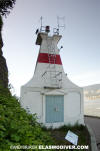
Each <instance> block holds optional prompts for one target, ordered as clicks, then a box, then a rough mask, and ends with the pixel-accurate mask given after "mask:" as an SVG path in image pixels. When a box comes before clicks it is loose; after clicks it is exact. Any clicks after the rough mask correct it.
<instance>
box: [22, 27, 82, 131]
mask: <svg viewBox="0 0 100 151" xmlns="http://www.w3.org/2000/svg"><path fill="white" fill-rule="evenodd" d="M36 34H37V39H36V45H39V46H40V49H39V54H38V57H37V62H36V66H35V71H34V75H33V77H32V79H31V80H30V81H29V82H28V83H26V84H25V85H23V86H22V87H21V97H20V98H21V99H20V101H21V105H22V106H23V107H24V108H25V109H27V108H28V109H29V110H30V112H31V113H32V114H37V118H38V122H39V123H42V124H43V125H45V126H46V127H53V128H57V127H60V126H62V125H68V124H71V125H74V124H76V123H78V124H84V114H83V89H82V88H80V87H78V86H77V85H75V84H74V83H72V82H71V81H70V80H69V79H68V77H67V75H66V74H65V72H64V69H63V65H62V60H61V57H60V49H58V47H57V45H58V43H59V41H60V39H61V38H62V36H61V35H60V34H59V30H58V29H57V30H56V31H55V30H54V31H53V34H52V35H50V27H49V26H46V27H44V29H42V28H40V30H37V31H36Z"/></svg>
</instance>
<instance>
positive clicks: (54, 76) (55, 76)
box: [42, 39, 62, 88]
mask: <svg viewBox="0 0 100 151" xmlns="http://www.w3.org/2000/svg"><path fill="white" fill-rule="evenodd" d="M47 49H48V61H49V66H48V67H47V70H46V71H45V72H44V73H43V75H42V77H44V78H45V81H46V84H47V82H48V81H50V84H49V85H50V86H51V87H55V88H57V87H61V83H62V72H59V71H56V52H55V46H54V44H53V40H52V39H50V40H49V39H47Z"/></svg>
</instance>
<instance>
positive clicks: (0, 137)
mask: <svg viewBox="0 0 100 151" xmlns="http://www.w3.org/2000/svg"><path fill="white" fill-rule="evenodd" d="M0 92H2V93H0V149H1V150H0V151H10V146H11V145H50V144H53V141H52V139H51V137H50V136H49V134H48V133H47V132H44V131H43V130H42V129H41V127H40V125H39V124H38V123H37V121H36V116H35V115H32V114H29V113H27V112H26V110H24V109H23V108H22V107H21V106H20V103H19V102H18V100H17V99H16V97H14V96H11V95H10V93H9V91H7V90H5V89H4V90H3V89H2V88H0ZM30 150H31V149H30Z"/></svg>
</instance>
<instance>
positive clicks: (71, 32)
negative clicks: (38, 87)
mask: <svg viewBox="0 0 100 151" xmlns="http://www.w3.org/2000/svg"><path fill="white" fill-rule="evenodd" d="M41 16H42V17H43V25H44V26H46V25H49V26H50V27H51V31H52V30H53V28H57V16H59V17H64V24H65V28H60V34H61V35H62V39H61V41H60V42H59V45H58V47H59V48H60V46H61V45H62V46H63V49H61V51H60V56H61V60H62V63H63V68H64V71H65V73H67V75H68V78H69V79H70V80H71V81H72V82H74V83H75V84H77V85H78V86H81V87H83V86H87V85H91V84H100V0H42V1H41V0H23V1H21V0H17V1H16V4H15V6H14V8H13V10H11V13H10V14H9V15H8V16H7V18H3V21H4V26H3V32H2V35H3V41H4V47H3V54H4V56H5V58H6V61H7V65H8V70H9V83H10V84H11V85H12V86H13V89H12V92H13V94H16V95H17V96H20V87H21V86H22V85H24V84H25V83H27V82H28V81H29V80H30V79H31V78H32V76H33V74H34V69H35V64H36V60H37V55H38V52H39V46H37V45H35V41H36V34H35V31H36V29H37V28H40V25H41V22H40V17H41ZM59 22H60V25H62V24H63V21H62V20H60V21H59Z"/></svg>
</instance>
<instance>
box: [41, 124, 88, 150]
mask: <svg viewBox="0 0 100 151" xmlns="http://www.w3.org/2000/svg"><path fill="white" fill-rule="evenodd" d="M43 129H44V130H45V131H47V132H49V134H50V136H51V137H52V139H53V140H54V142H55V144H56V145H72V144H71V143H70V142H68V141H67V140H65V136H66V134H67V132H68V130H70V131H72V132H73V133H75V134H76V135H78V145H89V150H88V151H91V147H90V135H89V132H88V130H87V128H86V127H85V126H83V125H78V124H75V125H74V126H71V125H67V126H66V125H64V126H62V127H60V128H56V129H52V128H49V129H47V128H46V127H43ZM75 150H76V149H75ZM78 151H79V149H78Z"/></svg>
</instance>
